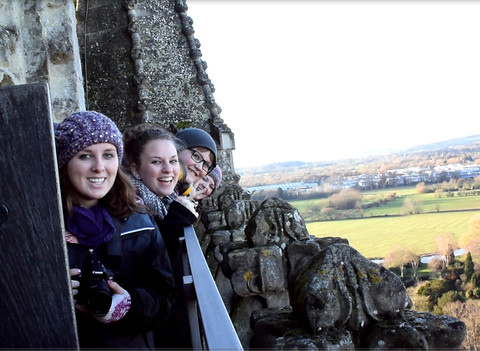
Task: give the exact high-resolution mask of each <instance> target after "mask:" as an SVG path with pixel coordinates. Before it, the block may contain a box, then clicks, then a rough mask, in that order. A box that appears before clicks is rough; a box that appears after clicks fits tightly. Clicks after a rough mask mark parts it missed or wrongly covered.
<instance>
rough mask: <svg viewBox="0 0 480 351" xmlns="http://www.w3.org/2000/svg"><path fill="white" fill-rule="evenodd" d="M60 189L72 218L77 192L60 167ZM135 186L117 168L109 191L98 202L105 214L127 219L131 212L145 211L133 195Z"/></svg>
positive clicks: (65, 168) (65, 172) (65, 171)
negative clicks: (105, 211)
mask: <svg viewBox="0 0 480 351" xmlns="http://www.w3.org/2000/svg"><path fill="white" fill-rule="evenodd" d="M60 188H61V191H62V200H63V202H64V204H65V206H66V207H67V212H68V214H69V215H70V217H72V215H73V210H72V209H73V205H77V203H76V202H75V198H76V197H77V194H78V192H77V190H76V189H75V187H74V186H73V185H72V183H71V182H70V179H69V177H68V173H67V167H66V166H65V167H62V169H61V170H60ZM135 191H136V189H135V186H134V185H133V183H132V182H131V181H130V179H128V177H127V176H126V174H125V172H123V171H122V169H121V167H119V169H118V172H117V176H116V177H115V181H114V182H113V186H112V188H111V189H110V191H109V192H108V193H107V194H106V195H105V196H104V197H103V198H102V199H100V200H99V204H101V205H102V206H103V207H104V208H105V209H106V210H107V212H108V213H109V214H110V215H112V216H114V217H120V218H124V217H128V216H129V215H131V214H132V213H133V212H137V211H145V206H143V205H142V204H141V203H139V202H138V201H137V198H136V195H135Z"/></svg>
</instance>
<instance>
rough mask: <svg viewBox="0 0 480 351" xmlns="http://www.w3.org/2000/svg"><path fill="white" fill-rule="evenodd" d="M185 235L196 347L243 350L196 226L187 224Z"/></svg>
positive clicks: (186, 278)
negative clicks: (194, 227) (203, 250)
mask: <svg viewBox="0 0 480 351" xmlns="http://www.w3.org/2000/svg"><path fill="white" fill-rule="evenodd" d="M184 235H185V244H186V256H187V258H188V263H189V264H188V266H189V269H190V270H189V272H191V275H190V276H189V275H186V276H185V277H184V284H185V292H186V296H187V301H188V302H187V304H188V306H187V308H188V310H189V319H190V329H191V333H192V345H193V348H194V349H207V350H243V347H242V344H241V343H240V340H239V338H238V335H237V332H236V331H235V328H234V326H233V324H232V321H231V319H230V316H229V315H228V312H227V309H226V308H225V305H224V303H223V300H222V297H221V296H220V293H219V291H218V289H217V285H216V284H215V281H214V280H213V277H212V274H211V273H210V269H209V268H208V265H207V262H206V261H205V256H204V255H203V252H202V250H201V248H200V244H199V243H198V239H197V235H196V234H195V230H194V229H193V227H192V226H190V227H185V229H184ZM185 261H186V260H185ZM185 261H184V262H185ZM192 286H193V287H192ZM189 296H190V297H189ZM197 310H198V312H199V313H198V314H197ZM198 321H200V323H198Z"/></svg>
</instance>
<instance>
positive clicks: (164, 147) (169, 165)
mask: <svg viewBox="0 0 480 351" xmlns="http://www.w3.org/2000/svg"><path fill="white" fill-rule="evenodd" d="M130 169H131V172H132V174H133V176H134V177H135V178H138V179H141V180H142V182H143V183H144V184H145V185H146V186H147V187H148V188H149V189H150V190H151V191H152V192H153V193H154V194H155V195H157V196H159V197H163V196H167V195H170V194H171V193H172V192H173V189H174V188H175V185H176V184H177V181H178V175H179V174H180V164H179V163H178V155H177V149H176V148H175V145H174V144H173V142H171V141H170V140H164V139H155V140H151V141H149V142H148V143H146V144H145V147H144V149H143V152H142V153H141V155H140V164H139V165H138V164H136V163H132V165H131V167H130Z"/></svg>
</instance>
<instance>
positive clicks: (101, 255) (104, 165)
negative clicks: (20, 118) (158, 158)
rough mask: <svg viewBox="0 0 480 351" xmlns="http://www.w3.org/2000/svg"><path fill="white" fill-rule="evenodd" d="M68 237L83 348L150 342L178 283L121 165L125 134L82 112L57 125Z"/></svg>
mask: <svg viewBox="0 0 480 351" xmlns="http://www.w3.org/2000/svg"><path fill="white" fill-rule="evenodd" d="M55 143H56V151H57V161H58V168H59V174H60V187H61V194H62V201H63V206H64V219H65V228H66V242H67V249H68V258H69V264H70V267H71V269H70V274H71V276H72V288H73V295H74V299H75V312H76V320H77V327H78V335H79V341H80V347H81V348H95V349H98V348H130V349H131V348H135V349H146V348H153V347H154V345H153V335H152V333H151V331H152V329H159V328H161V327H162V325H163V323H164V321H165V320H166V319H167V317H168V316H169V313H170V309H171V304H172V301H173V295H174V293H175V286H174V281H173V275H172V270H171V265H170V261H169V258H168V254H167V250H166V245H165V243H164V241H163V238H162V235H161V234H160V231H159V230H158V227H157V226H156V224H155V221H154V220H153V219H152V218H151V217H150V215H148V214H147V211H146V208H145V207H144V206H143V205H141V203H140V202H139V201H137V198H136V196H135V192H136V189H135V187H134V186H133V184H132V183H131V182H130V181H129V179H128V178H127V176H126V175H125V174H124V173H123V171H122V170H121V169H120V167H119V166H120V161H121V159H122V154H123V141H122V134H121V133H120V131H119V130H118V128H117V127H116V125H115V124H114V123H113V121H111V120H110V119H109V118H108V117H106V116H104V115H103V114H101V113H98V112H95V111H82V112H77V113H74V114H72V115H70V116H68V117H67V118H65V119H64V120H63V121H62V122H61V123H59V124H58V125H57V126H56V128H55Z"/></svg>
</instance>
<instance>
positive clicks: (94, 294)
mask: <svg viewBox="0 0 480 351" xmlns="http://www.w3.org/2000/svg"><path fill="white" fill-rule="evenodd" d="M111 304H112V294H111V292H110V288H109V287H108V285H107V282H106V281H105V280H98V281H97V282H94V283H92V284H91V285H90V288H89V292H88V297H87V301H86V307H87V308H88V310H89V311H91V312H93V313H94V314H98V315H105V314H107V312H108V310H109V309H110V306H111Z"/></svg>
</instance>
